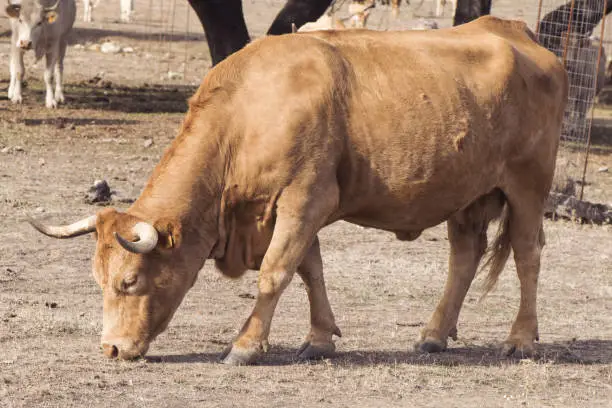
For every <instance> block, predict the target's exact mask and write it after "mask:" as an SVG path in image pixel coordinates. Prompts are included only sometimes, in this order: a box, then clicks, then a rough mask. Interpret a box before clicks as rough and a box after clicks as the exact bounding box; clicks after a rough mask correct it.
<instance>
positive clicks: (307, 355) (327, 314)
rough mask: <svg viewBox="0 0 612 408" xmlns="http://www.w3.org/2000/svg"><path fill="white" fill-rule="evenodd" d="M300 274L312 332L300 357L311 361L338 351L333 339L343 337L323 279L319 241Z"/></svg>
mask: <svg viewBox="0 0 612 408" xmlns="http://www.w3.org/2000/svg"><path fill="white" fill-rule="evenodd" d="M297 272H298V274H299V275H300V277H301V278H302V280H303V281H304V285H305V286H306V292H307V293H308V301H309V303H310V333H308V336H306V341H304V344H302V347H300V350H299V351H298V357H299V358H302V359H312V358H320V357H325V356H329V355H331V354H333V352H334V351H335V350H336V346H335V344H334V342H333V341H332V336H333V335H334V334H335V335H336V336H338V337H340V336H342V334H341V333H340V329H339V328H338V326H336V321H335V319H334V314H333V312H332V310H331V306H330V305H329V299H328V298H327V291H326V290H325V279H324V278H323V260H322V259H321V249H320V247H319V239H318V238H316V239H315V242H314V243H313V244H312V246H311V247H310V250H309V251H308V253H307V254H306V256H305V257H304V260H303V261H302V263H301V264H300V266H299V267H298V269H297Z"/></svg>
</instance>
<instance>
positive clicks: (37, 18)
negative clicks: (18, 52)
mask: <svg viewBox="0 0 612 408" xmlns="http://www.w3.org/2000/svg"><path fill="white" fill-rule="evenodd" d="M59 2H60V0H57V1H56V2H55V3H53V4H50V5H46V6H45V5H43V4H41V3H40V0H24V1H22V2H21V3H20V4H12V3H11V0H8V5H7V6H6V14H7V15H8V16H9V17H11V18H13V19H15V20H17V24H18V26H19V29H18V37H17V44H16V46H17V47H18V48H22V49H24V50H29V49H30V48H32V45H33V44H35V43H36V42H38V38H39V37H40V34H41V31H42V26H43V25H44V24H53V23H54V22H55V20H57V16H58V14H57V6H58V5H59Z"/></svg>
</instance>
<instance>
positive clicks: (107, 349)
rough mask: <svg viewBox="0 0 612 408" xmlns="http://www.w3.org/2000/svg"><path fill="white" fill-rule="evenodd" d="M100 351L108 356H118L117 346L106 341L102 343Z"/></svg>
mask: <svg viewBox="0 0 612 408" xmlns="http://www.w3.org/2000/svg"><path fill="white" fill-rule="evenodd" d="M102 352H103V353H104V355H105V356H106V357H108V358H117V357H118V356H119V349H118V348H117V346H114V345H111V344H108V343H104V344H102Z"/></svg>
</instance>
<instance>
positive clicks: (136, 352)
mask: <svg viewBox="0 0 612 408" xmlns="http://www.w3.org/2000/svg"><path fill="white" fill-rule="evenodd" d="M278 195H279V194H278V193H277V194H275V195H274V196H273V197H267V198H265V197H264V198H255V199H250V200H241V199H238V198H236V196H235V194H233V193H232V189H229V190H228V191H226V193H225V194H224V197H223V199H222V202H221V210H220V211H219V213H217V210H214V211H213V212H214V213H215V214H216V215H215V220H214V221H212V222H210V223H209V224H208V225H207V226H206V227H203V226H202V225H197V223H195V222H184V223H181V222H180V221H179V220H176V219H172V218H160V219H157V220H156V221H152V222H151V223H149V222H145V221H144V220H143V219H142V218H140V217H138V216H136V215H134V214H132V213H130V212H118V211H115V210H113V209H104V210H102V211H100V212H98V214H96V215H94V216H91V217H89V218H86V219H84V220H81V221H78V222H76V223H73V224H70V225H65V226H47V225H43V224H40V223H38V222H37V221H34V220H30V223H31V224H32V225H33V226H34V228H36V229H37V230H38V231H40V232H42V233H43V234H45V235H48V236H51V237H55V238H72V237H76V236H79V235H83V234H87V233H94V236H95V238H96V241H97V242H96V253H95V256H94V261H93V274H94V277H95V279H96V282H97V283H98V284H99V285H100V287H101V288H102V295H103V298H104V307H103V314H104V317H103V328H102V349H103V352H104V354H105V355H106V356H108V357H111V358H120V359H125V360H127V359H133V358H136V357H139V356H144V355H145V353H146V352H147V350H148V348H149V344H150V343H151V341H153V339H155V337H157V335H159V334H160V333H161V332H163V331H164V330H165V329H166V327H167V325H168V323H169V322H170V319H172V316H173V315H174V312H175V311H176V309H177V308H178V306H179V305H180V303H181V301H182V300H183V298H184V297H185V294H186V293H187V291H188V290H189V289H190V288H191V287H192V286H193V284H194V283H195V280H196V278H197V274H198V272H199V271H200V269H201V268H202V266H203V264H204V261H205V260H206V259H207V258H215V260H216V264H217V267H218V269H219V270H220V271H221V272H223V273H224V274H225V275H227V276H229V277H239V276H241V275H242V274H243V273H244V272H245V271H246V270H247V269H259V267H260V265H261V262H262V260H263V257H264V255H265V253H266V250H267V248H268V246H269V244H270V241H271V239H272V234H273V230H274V219H275V202H276V199H277V198H278ZM183 225H185V227H184V228H183ZM186 228H190V229H189V230H185V229H186Z"/></svg>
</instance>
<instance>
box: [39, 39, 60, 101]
mask: <svg viewBox="0 0 612 408" xmlns="http://www.w3.org/2000/svg"><path fill="white" fill-rule="evenodd" d="M58 54H59V44H56V45H55V46H54V47H53V48H52V49H51V50H49V51H47V54H46V58H45V73H44V76H43V77H44V80H45V88H46V90H47V93H46V96H45V105H46V106H47V108H57V102H56V100H55V98H54V97H53V71H54V70H55V66H56V64H57V59H58Z"/></svg>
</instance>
